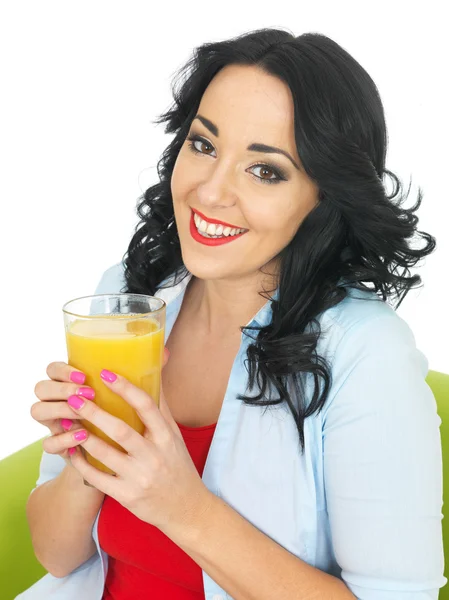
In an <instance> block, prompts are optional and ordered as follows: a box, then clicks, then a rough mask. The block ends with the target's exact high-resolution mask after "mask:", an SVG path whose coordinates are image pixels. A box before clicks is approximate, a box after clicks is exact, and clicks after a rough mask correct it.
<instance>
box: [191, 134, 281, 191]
mask: <svg viewBox="0 0 449 600" xmlns="http://www.w3.org/2000/svg"><path fill="white" fill-rule="evenodd" d="M187 139H188V141H189V144H188V146H189V149H190V150H191V152H193V153H194V154H199V155H200V156H201V155H203V156H209V154H208V153H207V152H203V151H202V150H199V149H198V148H197V147H196V146H195V143H199V144H202V145H203V146H209V148H211V149H212V150H213V148H214V147H213V146H212V144H210V143H209V142H208V141H207V140H203V139H202V138H200V137H199V136H198V135H191V136H190V137H188V138H187ZM252 168H253V169H262V170H263V171H265V172H267V171H268V173H271V175H274V178H273V177H268V178H266V177H259V176H258V175H253V177H255V178H256V179H257V182H258V183H269V184H271V183H280V182H281V181H287V177H286V176H285V175H282V173H280V172H279V171H278V170H277V169H275V168H272V167H270V165H265V164H257V165H253V167H252Z"/></svg>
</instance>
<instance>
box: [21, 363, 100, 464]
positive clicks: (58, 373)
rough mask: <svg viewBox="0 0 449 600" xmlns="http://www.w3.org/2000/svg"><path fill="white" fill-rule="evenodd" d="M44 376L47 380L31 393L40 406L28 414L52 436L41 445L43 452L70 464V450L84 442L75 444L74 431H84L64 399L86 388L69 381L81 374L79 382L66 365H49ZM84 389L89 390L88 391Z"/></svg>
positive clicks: (36, 406) (36, 404)
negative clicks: (56, 455) (47, 377)
mask: <svg viewBox="0 0 449 600" xmlns="http://www.w3.org/2000/svg"><path fill="white" fill-rule="evenodd" d="M46 372H47V375H48V376H49V377H50V379H45V380H44V381H39V382H38V383H37V384H36V386H35V388H34V393H35V395H36V396H37V397H38V398H39V402H36V403H35V404H33V405H32V406H31V409H30V413H31V416H32V417H33V419H35V420H36V421H37V422H38V423H41V424H42V425H45V427H48V429H49V430H50V433H51V435H50V436H49V437H47V438H45V439H44V441H43V443H42V445H43V448H44V450H45V452H48V453H49V454H59V455H60V456H61V457H62V458H63V459H64V460H65V461H66V463H67V464H71V462H70V457H69V453H68V450H69V448H73V447H74V446H77V445H78V444H80V443H81V441H83V440H80V441H77V440H76V439H75V438H74V437H73V436H74V434H75V433H76V432H77V431H85V428H82V427H81V422H80V420H79V419H78V415H77V414H76V413H75V412H74V411H73V410H72V408H71V407H70V405H69V404H68V403H67V399H68V397H69V396H72V395H73V394H76V392H77V390H78V389H79V388H80V387H87V386H83V385H82V384H81V383H74V382H73V381H72V379H71V376H72V377H73V376H74V375H73V374H75V373H80V375H78V377H79V378H80V381H82V379H81V376H82V373H81V372H80V371H77V370H76V369H74V368H73V367H71V366H70V365H68V364H67V363H65V362H52V363H50V364H49V365H48V367H47V371H46ZM75 377H76V375H75ZM87 389H89V390H92V388H89V387H87ZM83 397H84V396H83ZM88 435H89V434H88Z"/></svg>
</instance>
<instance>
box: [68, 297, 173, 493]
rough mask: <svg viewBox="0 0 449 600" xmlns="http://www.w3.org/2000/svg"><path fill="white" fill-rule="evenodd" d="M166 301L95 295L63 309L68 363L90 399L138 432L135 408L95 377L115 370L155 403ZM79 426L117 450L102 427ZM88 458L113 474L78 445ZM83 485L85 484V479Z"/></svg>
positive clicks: (140, 428)
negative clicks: (80, 377) (88, 389)
mask: <svg viewBox="0 0 449 600" xmlns="http://www.w3.org/2000/svg"><path fill="white" fill-rule="evenodd" d="M165 309H166V304H165V302H164V301H163V300H161V299H160V298H156V297H154V296H147V295H144V294H97V295H93V296H83V297H81V298H75V299H73V300H70V301H69V302H66V303H65V304H64V306H63V308H62V310H63V315H64V328H65V336H66V344H67V355H68V360H67V362H68V364H69V365H71V366H72V367H74V368H75V369H79V370H80V371H82V372H83V373H84V374H85V375H86V381H85V383H84V385H86V386H90V387H92V388H93V389H94V390H95V399H94V400H86V401H87V402H95V403H96V404H97V405H98V406H100V407H101V408H102V409H103V410H105V411H107V412H108V413H110V414H111V415H114V416H116V417H118V418H119V419H122V421H125V422H126V423H127V424H128V425H130V426H131V427H132V428H133V429H135V430H136V431H137V432H138V433H140V434H141V435H142V434H143V432H144V430H145V425H144V424H143V423H142V421H141V419H140V418H139V416H138V414H137V412H136V411H135V410H134V409H133V408H132V407H131V406H130V405H129V404H128V403H127V402H125V400H123V398H121V397H120V396H118V395H117V394H115V393H114V392H112V391H111V390H110V389H109V388H108V387H107V386H106V385H105V384H104V382H103V380H102V379H101V377H100V372H101V371H102V370H103V369H108V370H109V371H112V372H116V373H118V374H119V375H122V376H123V377H125V378H126V379H128V380H129V381H130V382H131V383H133V384H134V385H136V386H137V387H139V388H141V389H143V390H145V392H147V393H148V394H149V395H150V396H151V398H152V399H153V400H154V402H155V403H156V404H157V406H159V394H160V387H161V371H162V361H163V355H164V343H165ZM81 423H82V426H83V427H84V428H85V429H87V430H88V431H89V432H91V433H93V434H94V435H96V436H98V437H99V438H101V439H102V440H105V441H106V442H107V443H108V444H110V445H111V446H113V447H114V448H117V449H118V450H120V451H121V452H126V451H125V449H124V448H122V446H120V445H119V444H118V443H117V442H115V441H114V440H112V439H111V438H110V437H108V436H107V435H106V434H105V433H104V432H103V431H102V430H101V429H99V428H98V427H95V426H94V425H93V424H92V423H90V422H89V421H87V420H84V419H81ZM80 450H81V452H82V453H83V456H84V457H85V458H86V460H87V462H88V463H90V464H91V465H93V466H94V467H96V468H97V469H99V470H100V471H104V472H105V473H109V474H111V475H116V474H115V473H114V472H113V471H112V470H111V469H109V468H108V467H107V466H106V465H103V464H102V463H101V462H100V461H98V460H97V459H96V458H94V457H93V456H91V455H90V454H89V453H88V452H87V451H86V450H85V449H84V448H83V447H82V446H80ZM83 480H84V483H85V485H88V486H90V487H93V486H91V484H89V483H88V482H87V481H86V480H85V479H84V478H83Z"/></svg>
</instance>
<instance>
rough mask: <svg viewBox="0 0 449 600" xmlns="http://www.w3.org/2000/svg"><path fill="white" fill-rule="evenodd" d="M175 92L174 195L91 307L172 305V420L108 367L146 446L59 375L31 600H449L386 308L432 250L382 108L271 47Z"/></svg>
mask: <svg viewBox="0 0 449 600" xmlns="http://www.w3.org/2000/svg"><path fill="white" fill-rule="evenodd" d="M181 75H182V82H179V85H178V87H176V86H174V88H173V91H174V100H175V102H174V104H173V106H172V108H171V109H170V110H168V111H167V112H166V113H165V114H163V115H162V116H161V117H160V119H159V122H163V121H165V122H166V132H167V133H169V134H174V137H173V139H172V141H171V142H170V144H169V145H168V147H167V149H166V151H165V152H164V154H163V157H162V159H161V161H160V168H159V177H160V181H159V183H157V184H156V185H154V186H152V187H151V188H149V189H148V190H147V191H146V192H145V194H144V196H143V198H142V201H141V202H140V204H139V206H138V214H139V217H140V219H141V221H140V226H139V227H138V228H136V232H135V234H134V235H133V237H132V239H131V241H130V244H129V247H128V249H127V252H126V254H125V257H124V259H123V261H122V262H120V263H119V264H116V265H114V266H113V267H111V268H110V269H108V270H107V271H106V272H105V273H104V275H103V277H102V278H101V281H100V283H99V285H98V287H97V289H96V293H106V292H132V293H142V294H150V295H158V296H159V297H162V298H164V299H165V301H166V303H167V326H166V348H167V351H169V353H170V358H169V359H168V362H166V364H165V366H164V369H163V372H162V388H163V393H162V398H161V404H160V410H158V409H157V407H156V405H155V404H154V402H153V401H152V399H151V398H150V397H149V396H148V395H147V394H145V393H144V392H143V391H142V390H140V389H139V388H137V387H135V386H133V385H131V384H130V382H128V381H126V379H125V378H124V377H123V376H121V375H120V373H118V374H111V373H109V372H108V371H107V367H108V365H105V369H106V371H105V385H107V386H111V389H113V390H114V391H115V392H116V393H117V394H120V395H121V396H122V397H123V398H125V400H126V401H128V402H129V403H130V404H131V405H132V406H134V407H135V408H136V409H138V410H139V412H140V414H141V415H142V418H143V420H144V422H145V424H146V427H147V429H146V431H145V434H144V435H143V436H141V435H140V434H138V433H137V432H135V431H134V430H131V429H130V428H129V427H128V426H126V425H125V424H124V423H123V422H121V421H119V420H118V419H115V418H114V417H112V416H111V415H108V414H107V413H105V412H104V411H102V410H100V409H96V407H95V403H94V402H91V401H89V399H92V396H93V393H94V392H95V390H93V391H92V390H90V392H91V393H90V395H89V393H88V392H89V389H87V390H86V388H83V387H82V384H83V382H84V379H83V375H82V374H81V373H79V372H77V371H76V370H75V369H74V368H73V367H71V366H70V365H67V364H65V363H51V364H50V365H49V366H48V369H47V374H48V377H49V379H48V380H45V381H41V382H39V383H38V384H37V385H36V389H35V393H36V395H37V397H38V399H39V401H38V402H36V403H35V404H34V405H33V407H32V409H31V414H32V416H33V418H35V419H36V420H37V421H39V422H41V423H44V424H45V425H47V426H48V428H49V429H50V433H51V435H50V436H49V437H48V438H46V439H45V441H44V453H43V458H42V462H41V468H40V476H39V480H38V481H37V485H36V488H35V489H34V490H33V492H32V494H31V495H30V498H29V500H28V504H27V515H28V520H29V525H30V530H31V534H32V539H33V545H34V549H35V553H36V555H37V557H38V559H39V560H40V562H41V563H42V564H43V565H44V566H45V567H46V568H47V570H48V571H49V574H48V575H46V576H45V577H44V578H43V579H41V580H40V581H39V582H37V583H36V584H35V585H34V586H32V587H31V588H30V589H29V590H27V591H26V592H24V593H23V594H21V595H20V596H19V598H23V599H25V598H26V599H31V598H46V599H51V600H54V599H56V598H61V599H63V600H70V599H71V598H75V597H76V598H78V597H79V594H82V596H83V598H86V599H92V600H94V599H95V600H96V599H98V600H100V599H103V600H131V599H132V600H135V599H146V598H148V599H151V600H160V599H164V600H165V599H170V600H200V599H202V598H203V599H204V598H206V599H207V600H224V599H225V598H226V599H232V598H234V599H239V600H240V599H245V600H246V599H250V598H251V599H257V600H273V599H280V598H282V600H293V599H295V600H297V599H298V598H301V599H302V600H308V599H310V600H312V599H313V600H318V599H320V598H322V599H323V600H325V599H326V600H327V599H329V598H333V599H334V600H338V599H341V600H345V599H350V598H359V599H361V600H374V599H375V600H403V599H404V598H407V600H430V599H435V600H436V599H437V597H438V590H439V588H441V587H442V586H443V585H444V584H445V583H446V581H447V580H446V578H445V577H444V576H443V571H444V559H443V544H442V528H441V518H442V513H441V508H442V457H441V443H440V433H439V426H440V423H441V420H440V418H439V416H438V414H437V410H436V402H435V399H434V397H433V395H432V392H431V390H430V388H429V387H428V386H427V384H426V382H425V378H426V375H427V371H428V363H427V360H426V358H425V356H424V355H423V354H422V353H421V352H420V351H419V350H418V349H417V347H416V344H415V340H414V337H413V333H412V331H411V330H410V328H409V326H408V325H407V324H406V323H405V322H404V320H402V319H401V318H400V317H399V316H398V315H397V314H396V312H395V308H397V306H399V304H400V302H401V301H402V300H403V299H404V297H405V296H406V294H407V293H408V291H409V290H410V289H411V288H413V287H416V286H417V285H419V284H420V283H421V278H420V277H419V275H416V274H411V271H410V267H412V266H414V265H415V264H416V263H417V262H418V261H419V260H420V259H422V258H423V257H425V256H427V255H429V254H430V253H431V252H433V250H434V249H435V240H434V238H433V237H432V236H431V235H429V234H427V233H424V232H421V231H418V230H417V223H418V219H417V216H416V215H415V212H416V210H417V209H418V207H419V206H420V204H421V199H422V194H421V192H420V193H419V197H418V200H417V202H416V204H415V205H414V206H412V207H411V208H404V207H403V202H404V200H405V197H404V196H403V195H402V188H401V185H400V182H399V179H398V178H397V177H396V175H394V174H393V173H392V172H391V171H389V170H388V169H387V168H386V166H385V157H386V151H387V130H386V124H385V117H384V111H383V107H382V103H381V100H380V97H379V93H378V90H377V88H376V86H375V84H374V82H373V81H372V79H371V78H370V76H369V75H368V74H367V73H366V71H365V70H364V69H363V68H362V67H361V66H360V65H359V64H358V62H357V61H356V60H354V59H353V58H352V57H351V56H350V55H349V54H348V53H347V52H346V51H345V50H344V49H343V48H342V47H341V46H339V45H338V44H337V43H335V42H334V41H332V40H331V39H329V38H328V37H326V36H324V35H320V34H316V33H308V34H304V35H300V36H298V37H294V36H293V35H292V34H291V33H288V32H286V31H283V30H277V29H263V30H258V31H254V32H251V33H248V34H246V35H243V36H239V37H238V38H235V39H231V40H227V41H224V42H219V43H210V44H204V45H203V46H201V47H200V48H198V49H197V50H196V51H195V53H194V56H193V57H192V59H191V61H189V63H188V64H187V65H186V66H185V68H184V69H183V70H182V72H181ZM180 79H181V78H180ZM386 175H389V176H391V177H392V178H393V180H394V182H395V186H394V189H393V192H392V193H391V194H390V195H388V194H387V192H386V189H385V181H384V178H385V176H386ZM413 236H415V237H417V238H419V240H420V241H421V242H422V244H421V248H420V249H418V248H416V247H414V248H412V246H411V241H412V237H413ZM167 355H168V352H167ZM80 386H81V388H82V389H80ZM83 396H84V397H85V398H86V399H85V401H84V402H83V401H82V397H83ZM61 419H62V420H61ZM80 419H87V420H90V421H91V422H92V423H94V424H96V425H97V426H98V427H99V428H100V429H102V430H104V431H105V432H106V433H107V434H108V435H110V437H111V438H113V439H116V440H117V441H118V440H120V443H121V444H122V445H123V446H124V447H125V449H126V450H127V454H123V453H120V452H118V451H116V450H115V449H113V448H111V447H110V446H108V445H107V444H106V443H105V442H103V441H102V440H100V439H99V438H98V437H96V436H95V435H92V434H87V439H86V438H85V436H84V439H83V435H82V434H81V435H79V434H80V432H82V431H84V430H83V428H82V427H81V423H80ZM75 435H76V436H77V437H76V438H75V437H74V436H75ZM79 444H82V445H83V446H84V447H85V449H86V450H87V451H88V452H89V453H91V454H92V455H93V456H95V457H96V458H98V459H99V460H100V461H101V462H103V463H104V464H106V465H107V466H109V467H110V468H111V469H113V470H114V471H115V472H116V473H117V477H112V476H110V475H108V474H105V473H101V472H100V471H98V470H97V469H95V468H94V467H92V466H91V465H89V464H87V462H86V461H85V460H84V458H83V456H82V455H81V453H80V451H79V450H76V449H75V450H72V448H76V446H77V445H79ZM69 449H70V453H69ZM83 478H85V479H86V480H87V481H89V482H90V483H91V485H92V486H94V487H87V486H85V485H84V484H83Z"/></svg>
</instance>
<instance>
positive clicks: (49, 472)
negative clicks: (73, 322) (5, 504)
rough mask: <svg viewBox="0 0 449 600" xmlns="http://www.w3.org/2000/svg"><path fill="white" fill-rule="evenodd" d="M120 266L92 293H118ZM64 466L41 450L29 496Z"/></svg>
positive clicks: (104, 276)
mask: <svg viewBox="0 0 449 600" xmlns="http://www.w3.org/2000/svg"><path fill="white" fill-rule="evenodd" d="M121 267H122V265H121V263H118V264H115V265H113V266H112V267H109V269H107V270H106V271H105V272H104V273H103V275H102V276H101V278H100V281H99V282H98V284H97V287H96V288H95V291H94V295H96V294H108V293H118V292H119V291H120V284H122V283H123V275H122V271H123V269H122V268H121ZM65 466H66V462H65V460H64V459H63V458H62V457H61V456H59V454H49V453H48V452H45V450H43V452H42V458H41V462H40V466H39V477H38V480H37V482H36V486H35V487H34V488H33V489H32V490H31V492H30V496H31V494H32V493H33V492H34V490H35V489H36V488H37V487H38V486H40V485H41V484H43V483H46V482H47V481H50V480H51V479H54V478H55V477H57V476H58V475H59V474H60V473H61V472H62V471H63V469H64V467H65Z"/></svg>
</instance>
